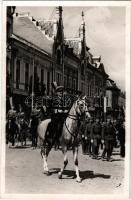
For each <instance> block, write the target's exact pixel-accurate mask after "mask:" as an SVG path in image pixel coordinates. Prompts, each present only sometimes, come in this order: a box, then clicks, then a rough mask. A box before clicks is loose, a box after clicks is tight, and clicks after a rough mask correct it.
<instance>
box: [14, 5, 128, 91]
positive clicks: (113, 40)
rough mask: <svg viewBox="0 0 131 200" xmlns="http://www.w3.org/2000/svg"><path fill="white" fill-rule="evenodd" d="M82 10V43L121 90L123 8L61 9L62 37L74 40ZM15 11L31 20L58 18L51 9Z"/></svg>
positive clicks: (122, 80) (123, 64)
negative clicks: (24, 14) (83, 29)
mask: <svg viewBox="0 0 131 200" xmlns="http://www.w3.org/2000/svg"><path fill="white" fill-rule="evenodd" d="M82 11H84V15H85V16H84V19H85V25H86V44H87V46H88V47H89V48H90V52H91V53H92V54H93V56H99V55H100V56H101V58H102V59H101V62H102V63H103V64H104V67H105V71H106V73H107V74H108V75H109V77H110V78H111V79H112V80H114V81H115V82H116V84H117V85H118V87H119V88H120V89H121V90H122V91H125V27H126V26H125V14H126V12H125V8H124V7H101V6H99V7H63V25H64V35H65V37H66V38H68V37H78V29H79V27H80V24H81V21H82V18H81V12H82ZM16 12H29V13H30V16H33V17H34V18H35V19H53V18H58V14H57V13H56V8H54V7H29V6H28V7H21V6H19V7H16Z"/></svg>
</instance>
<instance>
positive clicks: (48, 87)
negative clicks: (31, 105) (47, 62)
mask: <svg viewBox="0 0 131 200" xmlns="http://www.w3.org/2000/svg"><path fill="white" fill-rule="evenodd" d="M49 93H50V72H47V95H49Z"/></svg>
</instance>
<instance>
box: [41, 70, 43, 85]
mask: <svg viewBox="0 0 131 200" xmlns="http://www.w3.org/2000/svg"><path fill="white" fill-rule="evenodd" d="M43 81H44V69H41V85H42V84H43Z"/></svg>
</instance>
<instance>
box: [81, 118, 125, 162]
mask: <svg viewBox="0 0 131 200" xmlns="http://www.w3.org/2000/svg"><path fill="white" fill-rule="evenodd" d="M80 131H81V135H82V152H83V154H87V155H89V156H90V157H92V158H93V159H100V158H101V159H102V160H105V159H106V160H107V161H112V157H111V156H112V152H113V148H117V147H119V148H120V156H121V157H125V122H124V121H122V120H121V119H118V120H114V121H112V120H111V117H107V120H106V122H100V119H99V118H97V117H96V118H95V120H93V118H92V117H91V118H87V120H85V121H83V123H82V124H81V128H80ZM100 150H102V153H101V155H100V152H101V151H100Z"/></svg>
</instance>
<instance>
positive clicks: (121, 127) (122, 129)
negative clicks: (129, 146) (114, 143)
mask: <svg viewBox="0 0 131 200" xmlns="http://www.w3.org/2000/svg"><path fill="white" fill-rule="evenodd" d="M118 140H119V141H120V156H121V157H125V122H123V123H122V122H121V121H120V122H119V128H118Z"/></svg>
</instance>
